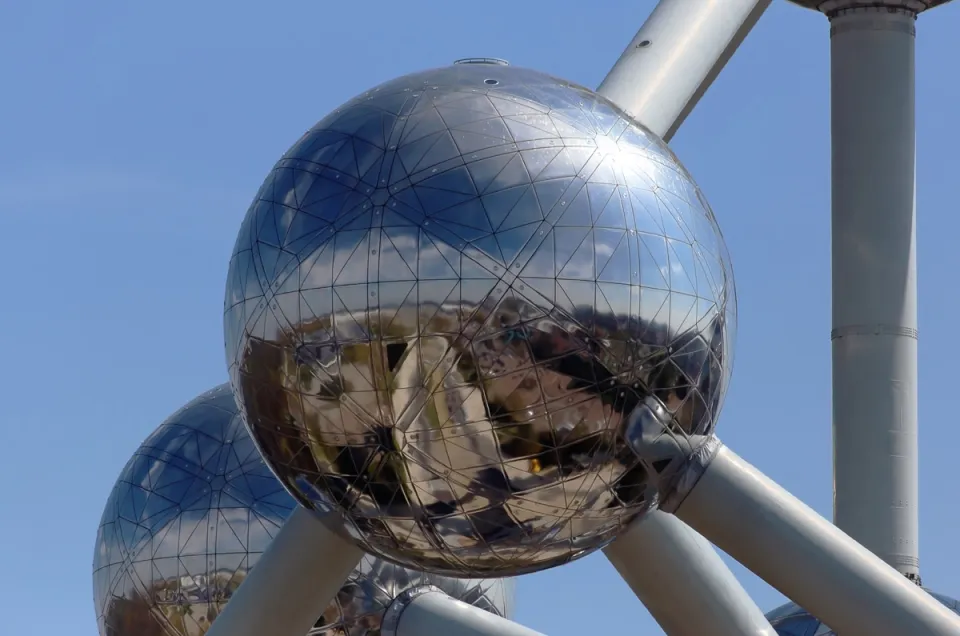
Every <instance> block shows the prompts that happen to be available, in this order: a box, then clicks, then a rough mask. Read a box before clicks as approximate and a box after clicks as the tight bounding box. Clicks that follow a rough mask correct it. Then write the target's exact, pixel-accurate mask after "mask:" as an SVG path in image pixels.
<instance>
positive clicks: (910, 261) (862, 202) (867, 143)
mask: <svg viewBox="0 0 960 636" xmlns="http://www.w3.org/2000/svg"><path fill="white" fill-rule="evenodd" d="M915 20H916V14H915V13H913V12H912V11H909V10H906V9H902V8H901V9H895V8H888V7H882V8H881V7H872V8H857V9H841V10H837V11H836V12H834V14H833V15H831V27H830V36H831V109H832V115H831V116H832V190H833V192H832V208H833V213H832V245H833V331H832V333H831V339H832V342H833V442H834V521H835V523H836V525H837V526H838V527H839V528H840V529H841V530H843V531H844V532H846V533H847V534H849V535H850V536H851V537H853V538H854V539H856V540H857V541H858V542H860V543H861V544H862V545H863V546H864V547H866V548H867V549H869V550H870V551H871V552H873V553H874V554H876V555H877V556H879V557H880V558H882V559H883V560H884V561H886V562H887V563H889V564H890V565H891V566H893V567H894V568H896V569H897V570H899V571H900V572H901V573H903V574H904V575H906V576H907V577H908V578H911V579H914V580H915V581H918V582H919V558H918V556H919V555H918V546H917V543H918V510H917V500H918V461H919V460H918V452H917V272H916V241H915V207H916V204H915V193H914V190H915V183H916V164H915V155H916V141H915V112H914V92H915V90H914V63H915V62H914V53H915V50H914V47H915Z"/></svg>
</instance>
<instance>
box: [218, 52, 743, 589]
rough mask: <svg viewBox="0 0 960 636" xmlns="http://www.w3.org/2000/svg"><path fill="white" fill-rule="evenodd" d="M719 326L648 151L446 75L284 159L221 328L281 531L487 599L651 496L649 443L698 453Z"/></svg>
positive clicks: (654, 451) (712, 271) (322, 128)
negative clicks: (328, 529) (343, 523)
mask: <svg viewBox="0 0 960 636" xmlns="http://www.w3.org/2000/svg"><path fill="white" fill-rule="evenodd" d="M734 308H735V299H734V287H733V280H732V275H731V271H730V268H729V264H728V261H727V256H726V248H725V247H724V244H723V240H722V237H721V235H720V232H719V230H718V228H717V225H716V222H715V220H714V217H713V214H712V212H711V211H710V209H709V207H708V205H707V203H706V202H705V201H704V199H703V197H702V196H701V194H700V191H699V189H698V188H697V186H696V185H695V183H694V182H693V180H692V178H691V177H690V175H689V174H688V173H687V172H686V170H685V169H684V168H683V167H682V166H681V165H680V163H679V162H678V161H677V159H676V157H674V155H673V154H672V153H671V152H670V150H669V149H667V147H666V146H665V145H664V144H663V143H662V142H661V141H660V140H659V139H657V138H656V137H655V136H654V135H653V134H651V133H649V132H648V131H646V130H645V129H643V128H641V127H640V126H638V125H637V124H636V123H634V122H633V121H631V120H629V119H628V118H627V117H626V116H625V115H624V114H623V113H622V112H621V111H620V110H619V109H617V108H616V107H615V106H613V105H612V104H611V103H609V102H607V101H606V100H604V99H603V98H601V97H599V96H597V95H595V94H594V93H592V92H590V91H589V90H587V89H584V88H581V87H579V86H575V85H571V84H569V83H567V82H564V81H561V80H558V79H555V78H553V77H550V76H547V75H543V74H541V73H537V72H534V71H530V70H525V69H520V68H515V67H508V66H493V65H485V64H468V65H455V66H452V67H449V68H443V69H438V70H432V71H426V72H422V73H416V74H412V75H408V76H405V77H402V78H400V79H397V80H394V81H390V82H387V83H386V84H383V85H381V86H379V87H377V88H375V89H373V90H371V91H369V92H367V93H364V94H363V95H360V96H359V97H357V98H356V99H354V100H352V101H350V102H348V103H347V104H345V105H344V106H342V107H341V108H339V109H337V110H336V111H334V112H333V113H332V114H330V115H329V116H328V117H326V118H325V119H323V120H321V121H320V122H319V123H318V124H317V125H316V126H315V127H314V128H312V129H311V130H310V131H308V132H307V133H306V134H305V135H304V136H303V137H302V138H301V139H300V140H299V141H298V142H297V143H296V144H295V145H294V146H293V147H292V148H291V149H290V150H289V151H288V152H287V154H286V155H284V157H283V158H282V159H281V160H280V161H279V162H278V163H277V165H276V166H275V167H274V169H273V171H272V172H271V173H270V175H269V176H268V177H267V179H266V181H265V183H264V184H263V186H262V187H261V189H260V191H259V193H258V194H257V197H256V200H255V201H254V202H253V204H252V206H251V207H250V210H249V211H248V213H247V216H246V218H245V220H244V222H243V225H242V227H241V230H240V233H239V237H238V239H237V243H236V247H235V250H234V253H233V256H232V259H231V262H230V271H229V278H228V283H227V291H226V299H225V318H224V326H225V337H226V347H227V358H228V362H229V364H230V369H231V381H232V384H233V388H234V391H235V393H236V395H237V398H238V401H239V403H240V405H241V408H242V410H243V412H244V416H245V418H246V421H247V424H248V425H249V427H250V429H251V431H252V434H253V435H254V436H255V437H256V438H257V441H258V445H259V447H260V448H261V450H262V451H263V453H264V455H265V457H266V459H267V461H268V463H270V464H271V465H272V467H273V468H274V470H275V472H276V473H277V474H278V475H279V476H280V478H281V480H282V481H283V482H284V483H285V485H286V486H287V487H288V488H289V489H290V490H291V492H292V493H294V495H295V496H296V497H297V498H298V499H299V500H300V501H301V502H302V503H303V504H304V505H305V506H308V507H313V508H316V509H328V508H338V509H339V510H341V511H342V512H344V513H345V515H344V516H345V517H346V519H347V521H348V529H349V530H350V532H351V533H352V534H353V535H354V536H355V537H356V538H357V539H358V541H360V543H361V544H362V545H363V546H364V547H365V549H367V550H368V551H370V552H372V553H375V554H378V555H381V556H383V557H386V558H388V559H392V560H394V561H396V562H398V563H403V564H406V565H410V566H413V567H419V568H423V569H426V570H430V571H437V572H443V573H448V574H454V575H461V576H462V575H465V574H468V573H471V572H475V573H481V574H484V575H505V574H516V573H520V572H528V571H534V570H539V569H543V568H546V567H550V566H553V565H557V564H560V563H563V562H566V561H569V560H571V559H573V558H577V557H580V556H583V555H584V554H587V553H589V552H591V551H593V550H595V549H597V548H599V547H602V546H603V545H605V544H606V543H608V542H609V541H611V540H612V539H613V538H615V537H616V535H617V534H618V532H619V531H621V530H622V529H623V528H624V527H625V526H626V525H627V524H628V523H629V522H630V521H631V520H633V519H634V518H635V517H636V516H637V515H638V514H641V513H642V512H644V511H646V510H648V509H650V508H651V507H653V506H655V505H657V503H658V501H659V500H660V499H662V498H663V497H664V496H667V495H669V494H670V493H671V492H672V490H673V488H674V486H675V484H676V482H677V480H678V479H679V476H680V475H681V473H682V472H683V470H684V468H685V465H686V462H687V457H688V456H689V455H687V454H684V455H682V456H679V457H678V454H677V453H676V451H675V447H676V446H677V445H676V444H675V443H674V442H673V441H672V440H674V439H675V438H678V437H681V438H684V437H688V436H691V435H695V436H698V437H697V439H698V440H702V439H704V438H703V437H700V436H709V435H710V434H712V432H713V428H714V423H715V420H716V416H717V413H718V411H719V409H720V404H721V400H722V397H723V394H724V391H725V388H726V384H727V379H728V375H729V368H730V356H731V349H732V336H733V330H734V324H735V316H734ZM698 443H699V442H698Z"/></svg>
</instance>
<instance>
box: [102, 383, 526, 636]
mask: <svg viewBox="0 0 960 636" xmlns="http://www.w3.org/2000/svg"><path fill="white" fill-rule="evenodd" d="M295 506H296V503H295V502H294V500H293V499H292V498H291V497H290V495H289V494H287V492H286V491H285V490H284V489H283V487H282V486H281V485H280V483H279V482H278V481H277V480H276V478H275V477H274V476H273V475H272V474H271V473H270V471H269V469H268V468H267V466H266V465H265V464H264V463H263V460H262V459H261V458H260V454H259V453H258V452H257V450H256V448H255V447H254V445H253V442H252V441H251V439H250V436H249V435H248V434H247V431H246V430H245V428H244V427H243V424H242V422H241V419H240V417H239V416H238V414H237V409H236V404H235V402H234V398H233V395H232V393H231V392H230V389H229V387H228V386H227V385H224V386H221V387H218V388H216V389H214V390H212V391H210V392H208V393H205V394H203V395H201V396H200V397H198V398H197V399H195V400H194V401H192V402H190V403H189V404H187V405H186V406H185V407H184V408H183V409H181V410H180V411H178V412H177V413H175V414H174V415H173V416H171V417H170V418H169V419H168V420H167V421H165V422H164V423H163V424H161V425H160V427H159V428H158V429H157V430H156V431H155V432H154V433H153V434H152V435H150V437H148V438H147V440H146V441H145V442H144V443H143V445H142V446H141V447H140V448H139V449H138V450H137V452H136V453H135V454H134V456H133V457H132V458H131V459H130V461H129V462H128V463H127V465H126V467H125V468H124V469H123V472H122V473H121V475H120V478H119V479H118V480H117V484H116V486H115V487H114V489H113V491H112V492H111V493H110V497H109V499H108V501H107V505H106V509H105V510H104V513H103V519H102V521H101V523H100V528H99V531H98V532H97V542H96V549H95V555H94V565H93V580H94V602H95V605H96V613H97V621H98V624H99V628H100V634H101V636H200V635H201V634H204V633H206V632H207V630H208V629H209V628H210V625H211V624H212V622H213V621H214V620H215V619H216V617H217V616H218V615H219V613H220V612H221V611H222V609H223V607H224V606H225V605H226V604H227V603H228V602H229V601H230V598H231V596H232V595H233V593H234V592H235V591H236V590H237V588H238V587H239V586H240V584H241V583H242V582H243V580H244V577H245V576H246V575H247V572H249V571H250V569H251V568H252V567H254V566H255V565H256V563H257V559H258V558H259V557H260V554H261V553H262V552H263V551H264V549H266V547H267V545H268V544H269V543H270V540H271V539H272V538H273V536H274V535H275V534H276V533H277V532H278V531H279V529H280V526H281V525H283V522H284V520H285V519H286V517H287V516H288V515H289V514H290V513H291V512H292V511H293V509H294V507H295ZM422 585H433V586H436V587H438V588H440V589H441V590H443V591H444V592H446V593H447V594H449V595H450V596H452V597H454V598H457V599H459V600H462V601H465V602H467V603H470V604H472V605H476V606H478V607H481V608H483V609H485V610H488V611H490V612H493V613H495V614H498V615H501V616H505V617H509V616H510V615H511V614H512V612H513V595H514V587H513V581H511V580H470V579H451V578H447V577H442V576H437V575H429V574H424V573H422V572H416V571H412V570H408V569H406V568H403V567H400V566H397V565H394V564H392V563H388V562H385V561H383V560H381V559H377V558H374V557H371V556H367V557H364V559H363V560H362V561H361V562H360V564H359V565H358V567H357V568H356V569H355V570H354V572H353V573H352V574H351V575H350V577H349V578H348V579H347V580H346V581H345V582H344V584H343V587H342V588H341V590H340V593H339V594H338V595H337V598H336V599H335V600H334V601H333V602H332V603H331V604H330V605H329V606H328V607H327V609H326V611H325V612H324V613H323V615H322V616H320V617H319V618H318V620H317V623H316V626H315V627H314V628H313V629H312V630H311V631H310V632H309V635H310V636H379V634H380V623H381V619H382V618H383V615H384V612H385V611H386V609H387V607H388V606H389V605H390V603H391V602H392V601H393V599H395V598H396V597H397V596H398V595H399V594H400V593H401V592H404V591H406V590H408V589H410V588H411V587H418V586H422Z"/></svg>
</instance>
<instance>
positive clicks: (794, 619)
mask: <svg viewBox="0 0 960 636" xmlns="http://www.w3.org/2000/svg"><path fill="white" fill-rule="evenodd" d="M924 589H926V588H924ZM926 592H927V593H928V594H930V596H932V597H933V598H935V599H937V600H938V601H940V602H941V603H942V604H943V605H944V606H946V607H947V608H949V609H950V610H951V611H953V612H954V613H955V614H960V601H955V600H953V599H952V598H950V597H947V596H943V595H942V594H937V593H935V592H931V591H930V590H926ZM767 620H768V621H770V626H771V627H773V629H774V630H776V632H777V634H779V636H837V633H836V632H835V631H833V630H832V629H830V628H829V627H827V626H826V625H824V624H823V623H821V622H820V619H818V618H814V617H813V616H811V615H810V613H809V612H807V611H806V610H804V609H803V608H802V607H800V606H799V605H797V604H796V603H787V604H785V605H781V606H780V607H778V608H777V609H775V610H773V611H771V612H769V613H768V614H767Z"/></svg>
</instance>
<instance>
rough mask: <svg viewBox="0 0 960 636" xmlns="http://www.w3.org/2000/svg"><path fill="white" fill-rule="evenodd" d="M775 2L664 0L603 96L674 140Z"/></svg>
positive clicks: (603, 89)
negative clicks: (704, 95)
mask: <svg viewBox="0 0 960 636" xmlns="http://www.w3.org/2000/svg"><path fill="white" fill-rule="evenodd" d="M768 6H770V0H722V1H720V0H661V1H660V3H659V4H658V5H657V6H656V8H654V10H653V13H652V14H650V17H649V18H648V19H647V21H646V22H644V24H643V26H642V27H640V30H639V31H638V32H637V34H636V36H634V38H633V40H631V41H630V44H629V45H628V46H627V48H626V50H625V51H624V52H623V54H622V55H621V56H620V59H619V60H617V63H616V64H615V65H614V67H613V68H612V69H610V72H609V73H608V74H607V76H606V78H605V79H604V80H603V83H602V84H600V88H598V89H597V92H598V93H600V94H601V95H603V96H604V97H607V98H609V99H610V100H612V101H613V102H614V103H616V104H617V105H618V106H620V107H621V108H622V109H624V110H625V111H626V112H627V113H629V114H630V115H632V116H633V117H635V118H637V119H638V120H639V121H641V122H643V124H644V125H645V126H646V127H647V128H649V129H650V130H652V131H653V132H654V133H655V134H657V135H658V136H660V137H661V138H663V140H664V141H670V139H671V138H672V137H673V135H674V133H676V131H677V129H678V128H680V125H681V124H682V123H683V121H684V119H686V117H687V115H689V114H690V112H691V111H692V110H693V108H694V107H695V106H696V105H697V102H699V101H700V98H701V97H703V94H704V93H706V91H707V89H708V88H709V87H710V84H712V83H713V80H715V79H716V78H717V76H718V75H719V74H720V71H722V70H723V67H724V66H726V64H727V62H728V61H729V60H730V58H731V57H732V56H733V54H734V53H735V52H736V50H737V48H738V47H739V46H740V44H741V43H742V42H743V39H744V38H745V37H747V34H748V33H750V30H751V29H752V28H753V26H754V25H755V24H756V23H757V20H759V19H760V16H761V15H763V12H764V11H765V10H766V8H767V7H768Z"/></svg>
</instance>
